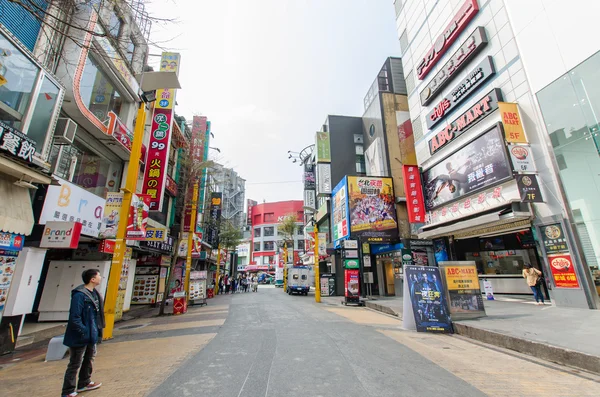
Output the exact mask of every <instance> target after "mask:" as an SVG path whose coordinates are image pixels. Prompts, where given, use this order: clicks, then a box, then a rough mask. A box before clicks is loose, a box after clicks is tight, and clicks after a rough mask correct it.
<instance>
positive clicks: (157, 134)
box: [142, 52, 180, 211]
mask: <svg viewBox="0 0 600 397" xmlns="http://www.w3.org/2000/svg"><path fill="white" fill-rule="evenodd" d="M179 64H180V55H179V54H177V53H173V52H163V53H162V57H161V61H160V71H161V72H176V73H178V72H179ZM175 92H176V90H172V89H169V90H167V89H160V90H157V91H156V104H155V107H154V111H153V113H152V124H151V126H152V129H151V133H150V144H149V148H148V154H147V158H146V169H145V171H144V183H143V185H142V193H143V194H146V195H149V196H150V211H161V210H162V205H163V198H164V193H165V186H166V182H167V181H166V179H167V167H168V166H169V151H170V149H171V129H172V128H173V116H174V114H173V105H174V103H175Z"/></svg>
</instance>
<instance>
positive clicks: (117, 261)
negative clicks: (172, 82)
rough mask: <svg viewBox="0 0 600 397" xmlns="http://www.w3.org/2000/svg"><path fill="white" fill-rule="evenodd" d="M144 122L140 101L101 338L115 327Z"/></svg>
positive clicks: (143, 112)
mask: <svg viewBox="0 0 600 397" xmlns="http://www.w3.org/2000/svg"><path fill="white" fill-rule="evenodd" d="M145 124H146V104H145V103H144V102H142V103H140V107H139V109H138V112H137V120H136V123H135V128H134V130H133V143H132V145H131V154H130V155H129V165H128V166H127V179H126V182H125V187H124V188H123V189H121V190H122V191H123V202H122V203H121V210H120V211H119V226H118V228H117V236H116V243H115V252H114V254H113V258H112V263H111V265H110V273H109V276H108V284H107V286H106V297H105V302H104V316H105V320H106V327H105V328H104V333H103V339H105V340H106V339H112V337H113V330H114V327H115V309H116V307H117V297H118V294H119V281H120V280H121V270H122V268H123V257H124V255H125V248H126V247H125V234H126V232H127V219H128V216H129V207H130V206H131V197H132V195H133V194H134V193H135V191H136V187H137V180H138V173H139V169H140V157H141V156H142V141H143V139H144V125H145Z"/></svg>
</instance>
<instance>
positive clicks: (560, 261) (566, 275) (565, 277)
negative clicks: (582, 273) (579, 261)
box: [548, 252, 579, 288]
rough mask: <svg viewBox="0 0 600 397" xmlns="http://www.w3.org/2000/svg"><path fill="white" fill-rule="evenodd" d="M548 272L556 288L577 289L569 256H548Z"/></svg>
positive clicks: (575, 276)
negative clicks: (550, 273)
mask: <svg viewBox="0 0 600 397" xmlns="http://www.w3.org/2000/svg"><path fill="white" fill-rule="evenodd" d="M548 262H549V263H550V271H551V272H552V278H553V279H554V285H555V286H556V288H579V281H578V280H577V273H576V272H575V265H574V264H573V259H572V258H571V254H570V253H569V252H566V253H564V254H560V255H548Z"/></svg>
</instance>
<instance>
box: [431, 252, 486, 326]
mask: <svg viewBox="0 0 600 397" xmlns="http://www.w3.org/2000/svg"><path fill="white" fill-rule="evenodd" d="M439 267H440V272H441V274H442V279H443V280H444V289H445V292H446V297H447V299H448V305H449V306H450V316H451V317H452V321H458V320H471V319H475V318H480V317H485V316H486V313H485V307H484V305H483V298H482V297H481V287H480V285H479V275H478V274H477V265H476V264H475V262H473V261H456V262H450V261H442V262H440V263H439Z"/></svg>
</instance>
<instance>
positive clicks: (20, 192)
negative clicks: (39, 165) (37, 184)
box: [0, 177, 35, 236]
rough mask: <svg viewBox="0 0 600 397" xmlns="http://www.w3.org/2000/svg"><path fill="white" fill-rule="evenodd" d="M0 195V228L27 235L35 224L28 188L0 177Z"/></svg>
mask: <svg viewBox="0 0 600 397" xmlns="http://www.w3.org/2000/svg"><path fill="white" fill-rule="evenodd" d="M0 197H2V207H1V208H0V230H3V231H5V232H9V233H15V234H23V235H25V236H29V235H30V234H31V231H32V230H33V225H34V224H35V220H34V219H33V209H32V207H31V196H30V192H29V189H27V188H24V187H19V186H16V185H15V184H14V183H13V182H12V181H11V180H10V179H7V178H3V177H0Z"/></svg>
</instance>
